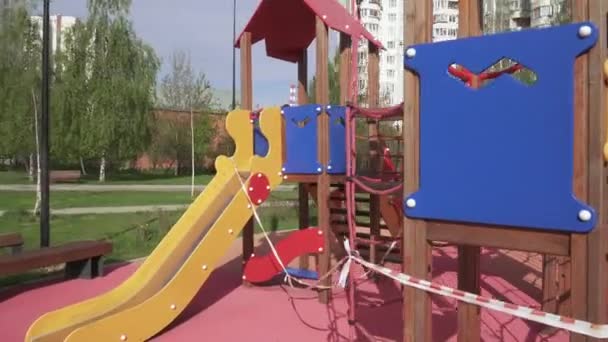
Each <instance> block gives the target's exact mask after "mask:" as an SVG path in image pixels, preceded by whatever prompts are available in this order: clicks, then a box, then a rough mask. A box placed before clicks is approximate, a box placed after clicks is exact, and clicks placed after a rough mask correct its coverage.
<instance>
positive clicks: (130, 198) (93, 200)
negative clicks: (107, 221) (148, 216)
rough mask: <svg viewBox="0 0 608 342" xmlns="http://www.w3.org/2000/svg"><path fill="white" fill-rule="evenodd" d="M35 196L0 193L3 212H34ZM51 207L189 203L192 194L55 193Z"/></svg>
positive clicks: (129, 192)
mask: <svg viewBox="0 0 608 342" xmlns="http://www.w3.org/2000/svg"><path fill="white" fill-rule="evenodd" d="M35 200H36V193H35V192H33V191H0V210H10V211H15V210H17V211H19V210H31V209H33V208H34V202H35ZM50 200H51V208H52V209H62V208H75V207H113V206H129V205H160V204H188V203H191V202H192V201H193V198H191V197H190V192H188V193H186V192H185V191H183V192H147V191H140V192H131V191H128V192H127V191H116V192H114V191H52V192H51V197H50Z"/></svg>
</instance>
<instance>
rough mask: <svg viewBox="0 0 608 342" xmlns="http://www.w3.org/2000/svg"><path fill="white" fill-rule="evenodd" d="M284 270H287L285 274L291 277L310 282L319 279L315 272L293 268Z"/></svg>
mask: <svg viewBox="0 0 608 342" xmlns="http://www.w3.org/2000/svg"><path fill="white" fill-rule="evenodd" d="M285 269H286V270H287V273H288V274H289V275H290V276H292V277H296V278H300V279H311V280H318V279H319V274H318V273H317V272H315V271H311V270H307V269H302V268H293V267H286V268H285Z"/></svg>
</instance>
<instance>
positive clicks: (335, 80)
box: [308, 51, 340, 104]
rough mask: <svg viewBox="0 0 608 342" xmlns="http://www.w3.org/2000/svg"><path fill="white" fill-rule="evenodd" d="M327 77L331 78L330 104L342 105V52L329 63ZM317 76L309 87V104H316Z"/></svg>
mask: <svg viewBox="0 0 608 342" xmlns="http://www.w3.org/2000/svg"><path fill="white" fill-rule="evenodd" d="M327 75H328V78H329V103H330V104H331V103H333V104H338V103H340V52H339V51H336V54H335V55H334V58H333V60H330V61H329V62H328V63H327ZM316 84H317V78H316V76H313V77H312V80H311V81H310V84H309V86H308V102H310V103H316V90H315V89H316Z"/></svg>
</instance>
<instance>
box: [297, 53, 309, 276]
mask: <svg viewBox="0 0 608 342" xmlns="http://www.w3.org/2000/svg"><path fill="white" fill-rule="evenodd" d="M307 73H308V51H307V50H306V49H304V50H303V51H302V55H301V56H300V60H299V61H298V104H299V105H303V104H306V103H308V90H307V84H308V75H307ZM308 196H309V186H308V184H307V183H298V209H299V210H298V213H299V224H300V229H306V228H308V227H310V210H309V209H310V208H309V206H308ZM308 267H309V256H308V255H303V256H302V257H300V268H302V269H308Z"/></svg>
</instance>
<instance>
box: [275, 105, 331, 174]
mask: <svg viewBox="0 0 608 342" xmlns="http://www.w3.org/2000/svg"><path fill="white" fill-rule="evenodd" d="M320 112H321V107H320V106H319V105H317V104H306V105H302V106H293V107H285V108H283V110H282V113H283V118H284V120H285V146H284V148H285V161H284V164H283V173H285V174H319V173H321V172H322V171H323V169H322V167H321V164H320V163H319V158H317V145H318V144H317V116H318V115H319V113H320Z"/></svg>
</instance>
